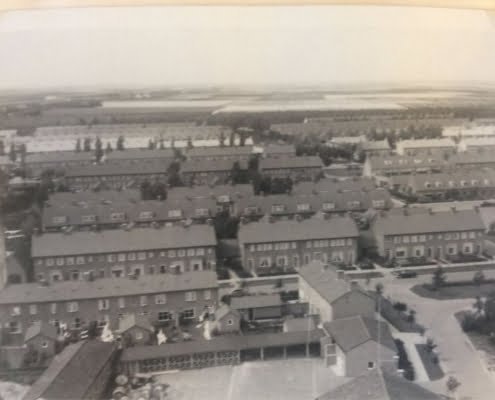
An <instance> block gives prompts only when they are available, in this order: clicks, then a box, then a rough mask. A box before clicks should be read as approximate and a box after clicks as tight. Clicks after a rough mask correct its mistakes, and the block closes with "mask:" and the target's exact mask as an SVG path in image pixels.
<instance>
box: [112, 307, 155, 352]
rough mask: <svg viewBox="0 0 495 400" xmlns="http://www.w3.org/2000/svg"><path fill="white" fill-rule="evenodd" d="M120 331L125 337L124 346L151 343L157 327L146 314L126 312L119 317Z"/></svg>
mask: <svg viewBox="0 0 495 400" xmlns="http://www.w3.org/2000/svg"><path fill="white" fill-rule="evenodd" d="M118 333H119V334H120V335H121V336H122V338H123V342H124V346H129V345H149V344H151V342H152V340H153V335H154V333H155V328H154V327H153V325H152V324H151V322H150V320H149V318H148V317H147V316H146V315H142V314H126V315H124V316H123V317H122V318H121V319H119V327H118Z"/></svg>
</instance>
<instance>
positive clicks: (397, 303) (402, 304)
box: [394, 301, 407, 312]
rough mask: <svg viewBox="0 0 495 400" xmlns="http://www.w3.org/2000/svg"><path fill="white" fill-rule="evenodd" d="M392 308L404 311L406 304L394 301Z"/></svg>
mask: <svg viewBox="0 0 495 400" xmlns="http://www.w3.org/2000/svg"><path fill="white" fill-rule="evenodd" d="M394 308H395V309H396V310H397V311H399V312H405V311H407V304H406V303H402V302H400V301H397V302H395V303H394Z"/></svg>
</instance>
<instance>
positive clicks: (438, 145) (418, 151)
mask: <svg viewBox="0 0 495 400" xmlns="http://www.w3.org/2000/svg"><path fill="white" fill-rule="evenodd" d="M396 151H397V154H400V155H407V156H416V155H430V154H437V155H440V156H441V155H445V154H446V155H449V154H450V155H452V154H455V153H456V152H457V145H456V144H455V142H454V141H453V140H451V139H447V138H440V139H416V140H401V141H399V142H397V144H396Z"/></svg>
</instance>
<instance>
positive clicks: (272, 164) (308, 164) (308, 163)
mask: <svg viewBox="0 0 495 400" xmlns="http://www.w3.org/2000/svg"><path fill="white" fill-rule="evenodd" d="M259 165H260V169H261V170H267V169H285V168H287V169H290V168H322V167H323V163H322V161H321V158H320V157H318V156H300V157H279V158H272V157H268V158H263V159H261V160H260V163H259Z"/></svg>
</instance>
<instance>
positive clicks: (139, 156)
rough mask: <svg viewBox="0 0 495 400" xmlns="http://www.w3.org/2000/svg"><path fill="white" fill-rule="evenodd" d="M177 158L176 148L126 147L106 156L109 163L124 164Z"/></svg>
mask: <svg viewBox="0 0 495 400" xmlns="http://www.w3.org/2000/svg"><path fill="white" fill-rule="evenodd" d="M174 159H175V151H174V149H170V148H167V149H153V150H151V149H125V150H122V151H118V150H116V151H112V152H110V153H108V154H105V156H104V162H106V163H108V164H120V165H121V164H123V163H134V162H139V163H140V164H143V163H146V162H147V161H151V162H153V161H156V160H158V161H160V160H167V161H169V162H170V161H172V160H174Z"/></svg>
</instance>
